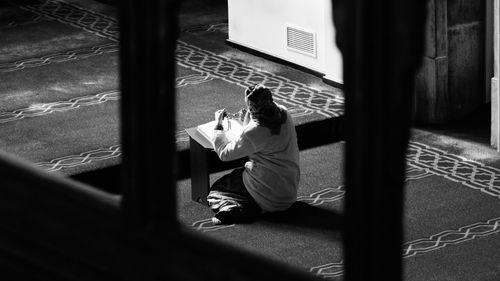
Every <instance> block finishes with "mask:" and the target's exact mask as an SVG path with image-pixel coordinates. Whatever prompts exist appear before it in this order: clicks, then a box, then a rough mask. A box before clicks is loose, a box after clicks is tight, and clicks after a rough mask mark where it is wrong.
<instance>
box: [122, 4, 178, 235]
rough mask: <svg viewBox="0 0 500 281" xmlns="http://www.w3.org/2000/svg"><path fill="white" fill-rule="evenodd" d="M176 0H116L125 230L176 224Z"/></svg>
mask: <svg viewBox="0 0 500 281" xmlns="http://www.w3.org/2000/svg"><path fill="white" fill-rule="evenodd" d="M177 12H178V3H177V1H175V0H172V1H170V0H147V1H137V0H121V1H119V13H120V14H119V22H120V37H121V38H120V50H121V54H120V59H121V68H120V70H121V71H120V74H121V90H122V98H121V122H122V132H121V134H122V142H123V185H124V190H123V194H124V199H123V207H124V211H125V219H126V224H127V225H128V226H129V230H131V231H133V232H135V231H144V230H146V231H149V230H153V229H156V230H158V229H162V228H164V226H169V227H170V228H172V227H175V226H176V213H175V211H176V207H175V206H176V196H175V180H174V176H175V175H174V173H175V163H176V162H175V137H174V132H175V84H174V80H175V46H176V38H177V33H178V31H177V24H178V23H177Z"/></svg>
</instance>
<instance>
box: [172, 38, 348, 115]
mask: <svg viewBox="0 0 500 281" xmlns="http://www.w3.org/2000/svg"><path fill="white" fill-rule="evenodd" d="M176 58H177V63H178V64H179V65H181V66H183V67H186V68H189V69H193V70H198V71H203V72H206V73H209V74H210V75H213V76H215V77H218V78H220V79H222V80H224V81H226V82H229V83H232V84H236V85H238V86H241V87H243V88H245V87H248V86H252V85H255V84H256V83H262V84H264V85H265V86H267V87H269V88H271V89H273V90H274V91H273V93H274V98H275V99H276V100H277V102H281V103H286V104H289V105H291V108H294V107H298V108H302V109H308V110H309V113H310V114H312V113H318V114H321V115H323V116H325V117H337V116H340V115H342V114H343V111H344V108H343V107H344V98H343V97H342V96H341V95H340V94H335V93H333V92H328V91H319V90H317V89H314V88H311V87H309V86H307V85H306V84H303V83H299V82H295V81H292V80H290V79H288V78H286V77H283V76H279V75H275V74H273V73H271V72H268V71H265V70H261V69H258V68H255V67H252V66H248V65H246V64H244V63H241V62H238V61H235V60H232V59H230V58H226V57H224V56H220V55H217V54H215V53H212V52H209V51H206V50H203V49H201V48H198V47H196V46H193V45H190V44H187V43H185V42H182V41H178V44H177V52H176Z"/></svg>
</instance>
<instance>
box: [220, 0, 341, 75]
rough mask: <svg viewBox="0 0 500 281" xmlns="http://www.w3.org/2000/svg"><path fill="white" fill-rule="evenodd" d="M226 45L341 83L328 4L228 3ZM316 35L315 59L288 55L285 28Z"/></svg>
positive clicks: (295, 0)
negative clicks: (272, 57)
mask: <svg viewBox="0 0 500 281" xmlns="http://www.w3.org/2000/svg"><path fill="white" fill-rule="evenodd" d="M228 22H229V38H228V41H230V42H233V43H236V44H239V45H242V46H245V47H248V48H251V49H254V50H257V51H259V52H263V53H266V54H269V55H272V56H274V57H277V58H280V59H283V60H286V61H289V62H292V63H295V64H298V65H301V66H303V67H306V68H309V69H312V70H315V71H318V72H320V73H323V74H325V75H326V76H325V78H327V79H329V80H332V81H335V82H339V83H342V59H341V55H340V52H339V50H338V49H337V47H336V45H335V41H334V38H335V37H334V29H333V24H332V17H331V0H314V1H304V0H252V1H245V0H228ZM287 25H291V26H295V27H297V28H300V29H304V30H307V31H310V32H314V33H316V43H317V56H316V57H310V56H308V55H304V54H301V53H298V52H294V51H291V50H289V49H288V48H287V44H286V39H287V38H286V26H287Z"/></svg>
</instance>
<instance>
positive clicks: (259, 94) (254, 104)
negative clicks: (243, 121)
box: [245, 85, 286, 135]
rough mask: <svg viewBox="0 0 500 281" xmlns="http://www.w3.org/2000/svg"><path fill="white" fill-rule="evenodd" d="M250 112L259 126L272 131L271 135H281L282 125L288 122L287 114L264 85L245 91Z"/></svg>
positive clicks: (251, 87)
mask: <svg viewBox="0 0 500 281" xmlns="http://www.w3.org/2000/svg"><path fill="white" fill-rule="evenodd" d="M245 102H246V103H247V106H248V110H249V111H250V113H251V114H252V119H254V120H255V121H256V122H257V123H258V124H259V125H262V126H264V127H267V128H269V129H271V134H273V135H279V133H280V129H281V124H283V123H285V122H286V114H285V112H284V111H283V110H281V109H280V108H279V107H278V106H277V105H276V104H275V103H274V100H273V95H272V93H271V91H270V90H269V89H268V88H266V87H265V86H263V85H255V86H250V87H248V88H247V89H246V90H245Z"/></svg>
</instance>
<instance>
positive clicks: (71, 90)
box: [0, 0, 500, 280]
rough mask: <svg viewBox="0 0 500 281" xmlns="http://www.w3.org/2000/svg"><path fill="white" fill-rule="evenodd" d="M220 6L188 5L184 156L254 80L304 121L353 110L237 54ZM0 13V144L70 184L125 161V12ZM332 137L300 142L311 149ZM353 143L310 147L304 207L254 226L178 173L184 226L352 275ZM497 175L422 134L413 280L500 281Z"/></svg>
mask: <svg viewBox="0 0 500 281" xmlns="http://www.w3.org/2000/svg"><path fill="white" fill-rule="evenodd" d="M221 3H222V4H221ZM221 3H219V1H216V4H214V5H209V4H207V3H204V2H197V1H187V3H186V4H185V9H184V10H183V11H182V13H181V15H180V19H181V34H180V38H179V40H178V45H177V52H176V59H177V77H176V87H177V91H176V96H177V132H176V143H177V149H178V151H179V156H180V157H181V158H182V157H186V152H187V151H188V149H189V142H188V137H187V134H186V133H185V131H184V129H185V128H189V127H193V126H196V125H198V124H200V123H203V122H206V121H207V120H208V119H211V118H212V116H213V112H214V111H215V110H216V109H218V108H220V107H221V104H223V106H224V107H226V108H227V109H228V110H229V111H233V112H234V111H236V110H238V109H239V108H240V107H241V106H242V102H243V98H242V97H243V90H244V88H245V87H246V86H249V85H252V84H254V83H263V84H265V85H266V86H269V87H271V88H272V89H273V90H274V93H275V98H276V100H277V102H278V103H281V104H283V105H285V106H287V107H288V108H289V109H290V110H291V112H292V115H293V118H294V121H295V122H296V124H297V125H298V126H303V125H304V126H307V125H309V124H312V123H314V122H317V121H321V120H334V119H336V118H339V117H341V116H342V114H343V105H344V98H343V93H342V91H341V90H339V89H336V88H334V87H332V86H329V85H326V84H324V83H323V82H322V81H321V79H320V78H318V77H315V76H313V75H311V74H307V73H304V72H301V71H299V70H296V69H293V68H290V67H289V66H286V65H282V64H279V63H276V62H271V61H268V60H266V59H264V58H261V57H256V56H254V55H252V54H248V53H244V52H241V51H238V50H236V49H234V48H231V47H229V46H227V45H226V44H225V42H224V40H225V39H226V38H227V22H226V20H227V15H226V14H225V13H227V11H226V10H225V7H224V3H225V1H221ZM0 9H1V11H2V13H0V36H1V38H2V41H1V42H0V77H1V78H0V82H1V83H0V136H1V137H0V149H2V150H5V151H8V152H11V153H13V154H16V155H18V156H20V157H22V158H25V159H28V160H30V161H32V162H33V163H35V165H37V166H39V167H41V168H42V169H45V170H47V171H49V172H52V173H59V174H62V175H68V176H74V175H79V174H83V173H89V172H95V171H100V170H103V169H109V168H112V167H117V166H119V164H120V156H121V146H120V141H119V118H118V101H119V99H120V90H119V84H118V83H119V80H118V79H119V77H118V73H117V69H118V57H117V55H118V38H119V36H118V28H117V21H116V8H115V7H114V6H112V5H106V4H102V3H99V2H95V1H92V0H40V1H39V2H36V1H30V3H27V4H17V5H14V4H12V5H9V4H2V5H0ZM200 105H202V106H200ZM324 129H327V128H324ZM322 133H324V132H322V131H321V130H319V131H317V132H314V131H313V132H309V133H308V134H307V135H305V134H303V135H302V136H300V135H299V136H300V137H301V138H302V139H301V140H300V141H304V139H306V141H307V138H311V139H315V138H318V136H321V134H322ZM315 134H317V135H315ZM344 145H345V144H344V143H343V142H341V141H339V142H335V143H332V144H326V145H321V146H317V147H308V148H307V149H303V150H301V163H302V175H301V185H300V189H299V195H300V197H299V202H298V203H297V204H296V205H295V206H294V207H293V208H292V209H291V210H290V211H288V212H284V213H281V214H275V215H267V216H265V217H263V218H262V219H260V220H259V221H257V222H255V223H252V224H243V225H227V226H215V225H213V224H212V223H211V221H210V218H211V215H212V214H211V212H210V210H209V209H208V208H207V207H204V206H202V205H200V204H197V203H194V202H192V201H191V200H190V181H189V178H181V179H180V180H179V182H178V186H177V189H178V217H179V220H180V221H181V222H182V223H183V224H185V225H187V226H189V227H191V228H192V229H193V231H197V232H200V233H203V235H208V236H210V237H213V238H214V239H219V240H222V241H225V242H227V243H231V244H235V245H238V246H241V247H243V248H245V249H248V250H249V251H252V252H255V253H257V254H261V255H265V256H268V257H270V258H272V259H276V260H278V261H280V262H283V263H286V264H289V265H292V266H295V267H298V268H301V269H303V270H305V271H308V272H311V273H312V274H314V275H318V276H321V277H325V278H328V279H335V280H338V279H342V275H343V271H342V270H343V267H342V245H341V242H342V238H341V236H340V230H339V229H340V227H341V225H340V222H339V221H340V216H341V215H342V211H343V208H342V204H343V196H344V194H345V187H344V186H343V151H344ZM183 153H184V154H183ZM180 160H181V161H182V160H183V159H180ZM181 167H182V165H181ZM499 167H500V161H497V162H491V163H482V162H478V161H473V160H470V159H466V158H464V157H462V156H460V155H458V153H454V152H453V153H450V151H449V150H447V149H446V148H443V147H440V148H438V147H437V146H435V145H434V144H433V143H432V142H430V141H429V138H428V137H427V136H426V135H424V134H419V133H415V134H414V138H413V139H412V141H411V142H410V145H409V149H408V153H407V173H406V179H407V180H406V186H405V192H406V193H405V194H406V199H405V241H407V242H405V244H404V245H403V248H402V256H403V257H404V262H405V280H500V251H499V249H500V237H499V233H500V208H499V207H500V205H499V202H500V201H499V199H500V169H499ZM181 172H182V171H181ZM223 173H225V172H217V173H214V174H212V175H211V180H212V181H213V180H215V179H216V178H217V177H219V176H220V175H221V174H223ZM118 192H119V191H118ZM380 227H384V226H380ZM381 254H382V253H381Z"/></svg>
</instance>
